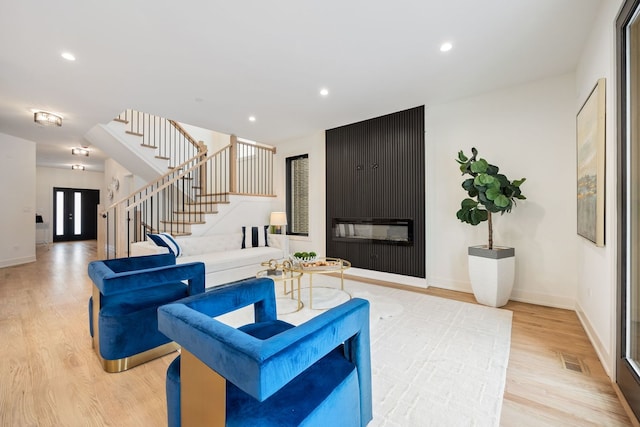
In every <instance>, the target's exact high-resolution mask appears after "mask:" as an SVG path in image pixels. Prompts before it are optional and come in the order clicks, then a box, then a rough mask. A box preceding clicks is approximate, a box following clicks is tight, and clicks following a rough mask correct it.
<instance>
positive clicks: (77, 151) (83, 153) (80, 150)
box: [71, 147, 89, 156]
mask: <svg viewBox="0 0 640 427" xmlns="http://www.w3.org/2000/svg"><path fill="white" fill-rule="evenodd" d="M71 154H73V155H74V156H89V150H87V149H86V148H80V147H75V148H72V149H71Z"/></svg>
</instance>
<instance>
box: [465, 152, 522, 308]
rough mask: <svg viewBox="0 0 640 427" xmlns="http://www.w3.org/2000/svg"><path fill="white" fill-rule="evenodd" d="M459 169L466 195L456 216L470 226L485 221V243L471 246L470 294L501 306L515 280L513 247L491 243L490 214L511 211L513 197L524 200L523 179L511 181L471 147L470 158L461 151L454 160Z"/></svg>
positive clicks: (480, 300)
mask: <svg viewBox="0 0 640 427" xmlns="http://www.w3.org/2000/svg"><path fill="white" fill-rule="evenodd" d="M456 161H457V162H458V164H459V165H460V171H461V172H462V175H463V176H466V178H465V180H464V181H463V182H462V188H463V189H464V190H465V191H466V192H467V196H468V197H466V198H465V199H464V200H462V202H461V203H460V209H459V210H458V212H457V213H456V216H457V217H458V219H459V220H460V221H462V222H466V223H467V224H471V225H474V226H475V225H478V224H480V223H482V222H487V224H488V231H489V239H488V242H487V245H482V246H471V247H469V250H468V255H469V277H470V279H471V287H472V288H473V294H474V295H475V297H476V300H478V302H479V303H481V304H485V305H489V306H492V307H501V306H503V305H505V304H506V303H507V301H509V297H510V295H511V290H512V289H513V282H514V279H515V249H514V248H509V247H501V246H494V244H493V222H492V215H493V214H497V213H500V214H501V215H502V214H505V213H508V212H511V209H513V207H515V206H516V200H524V199H526V197H525V196H524V195H523V194H522V191H521V190H520V186H521V185H522V183H523V182H525V180H526V178H522V179H517V180H514V181H510V180H509V179H508V178H507V177H506V176H505V175H504V174H501V173H500V169H499V168H498V167H497V166H495V165H492V164H490V163H489V162H487V161H486V160H485V159H482V158H478V150H476V149H475V148H472V149H471V157H467V156H466V155H465V154H464V153H463V152H462V150H461V151H459V152H458V158H457V159H456Z"/></svg>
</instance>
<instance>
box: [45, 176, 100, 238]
mask: <svg viewBox="0 0 640 427" xmlns="http://www.w3.org/2000/svg"><path fill="white" fill-rule="evenodd" d="M98 203H100V191H99V190H87V189H80V188H60V187H54V188H53V221H52V222H53V241H54V242H68V241H71V240H91V239H95V238H97V235H98V216H97V215H98Z"/></svg>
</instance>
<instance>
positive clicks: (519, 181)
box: [511, 178, 527, 187]
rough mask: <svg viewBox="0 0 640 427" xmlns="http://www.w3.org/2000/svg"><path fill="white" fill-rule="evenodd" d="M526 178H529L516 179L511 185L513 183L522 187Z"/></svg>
mask: <svg viewBox="0 0 640 427" xmlns="http://www.w3.org/2000/svg"><path fill="white" fill-rule="evenodd" d="M526 180H527V178H522V179H516V180H514V181H513V182H512V183H511V185H513V186H514V187H520V186H521V185H522V183H523V182H525V181H526Z"/></svg>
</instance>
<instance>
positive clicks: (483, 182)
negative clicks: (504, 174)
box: [473, 173, 495, 187]
mask: <svg viewBox="0 0 640 427" xmlns="http://www.w3.org/2000/svg"><path fill="white" fill-rule="evenodd" d="M494 180H495V178H494V177H492V176H491V175H487V174H486V173H481V174H479V175H478V176H476V178H475V180H474V181H473V184H474V185H475V186H476V187H482V186H487V185H491V184H493V182H494Z"/></svg>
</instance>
